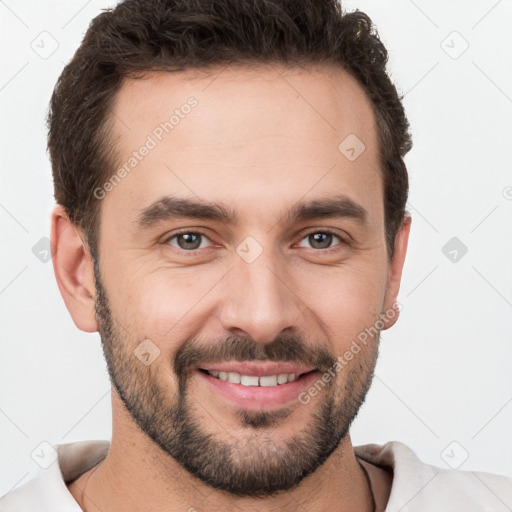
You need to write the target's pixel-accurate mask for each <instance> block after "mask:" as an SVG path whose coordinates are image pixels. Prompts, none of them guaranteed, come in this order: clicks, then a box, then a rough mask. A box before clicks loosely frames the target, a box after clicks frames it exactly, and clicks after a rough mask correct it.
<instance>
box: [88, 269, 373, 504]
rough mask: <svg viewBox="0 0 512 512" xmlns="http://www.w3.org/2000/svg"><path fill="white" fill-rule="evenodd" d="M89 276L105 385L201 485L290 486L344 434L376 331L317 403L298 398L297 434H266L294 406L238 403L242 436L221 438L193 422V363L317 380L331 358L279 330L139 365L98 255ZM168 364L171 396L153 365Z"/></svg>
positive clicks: (368, 372) (245, 491)
mask: <svg viewBox="0 0 512 512" xmlns="http://www.w3.org/2000/svg"><path fill="white" fill-rule="evenodd" d="M94 275H95V280H96V294H97V295H96V303H95V310H96V318H97V321H98V331H99V333H100V336H101V340H102V347H103V353H104V356H105V360H106V362H107V369H108V373H109V376H110V380H111V383H112V385H113V386H114V388H115V389H116V391H117V393H118V395H119V397H120V399H121V401H122V402H123V404H124V407H125V408H126V410H127V411H128V413H129V414H130V416H131V418H132V419H133V421H134V422H135V423H136V424H137V425H138V427H139V428H140V429H141V431H142V432H143V433H144V434H145V435H147V436H148V437H149V438H150V439H151V440H152V441H153V442H154V443H155V444H156V445H157V446H158V447H159V448H160V449H161V450H163V452H164V453H166V454H168V455H169V456H170V457H172V458H173V459H174V460H175V461H176V462H177V463H178V464H179V465H180V466H181V467H183V468H184V469H185V470H187V471H188V472H189V473H190V474H191V475H193V476H194V477H196V478H198V479H199V480H200V481H201V482H203V483H204V484H206V485H208V486H210V487H212V488H214V489H217V490H222V491H225V492H228V493H230V494H232V495H234V496H239V497H260V498H263V497H268V496H271V495H275V494H277V493H279V492H281V491H287V490H290V489H292V488H294V487H296V486H297V485H298V484H299V483H300V482H301V481H302V480H303V479H304V478H305V477H307V476H308V475H310V474H311V473H313V472H314V471H315V470H316V469H317V468H318V467H319V466H321V465H322V464H323V463H324V462H325V461H326V460H327V458H328V457H329V456H330V455H331V454H332V453H333V452H334V450H335V449H336V448H337V447H338V446H339V444H340V443H341V441H342V440H343V439H344V437H345V436H346V435H347V434H348V432H349V428H350V425H351V423H352V421H353V420H354V418H355V417H356V416H357V413H358V412H359V409H360V407H361V405H362V404H363V403H364V400H365V398H366V395H367V392H368V390H369V388H370V385H371V381H372V380H373V375H374V369H375V364H376V361H377V358H378V345H379V337H380V332H379V334H378V335H377V336H375V337H374V341H373V343H369V344H368V346H367V347H366V348H363V349H362V350H361V352H359V354H358V357H357V359H354V360H352V361H351V362H350V364H349V365H347V367H345V368H344V369H343V370H342V372H346V373H347V375H346V381H345V384H344V385H343V384H340V383H338V382H337V381H338V380H340V377H341V373H342V372H341V373H340V372H339V373H338V374H337V375H336V377H335V378H333V379H332V380H331V381H330V382H328V383H327V384H325V388H324V389H323V390H322V401H321V402H320V401H319V400H320V397H318V399H317V400H316V402H317V403H314V402H312V403H310V404H308V405H301V407H309V408H311V413H310V415H309V416H310V420H309V421H308V422H307V423H305V424H304V425H302V428H301V430H300V432H299V433H298V434H295V435H294V436H290V438H288V439H287V440H286V441H282V439H281V441H279V442H276V440H275V439H274V438H273V437H272V430H273V428H275V427H277V426H279V424H280V423H281V422H282V421H284V420H285V419H286V418H287V417H288V416H290V415H291V414H292V413H293V409H292V408H290V407H286V408H281V409H278V410H272V411H250V410H237V411H236V413H235V414H236V417H237V419H238V420H239V421H240V425H241V426H242V427H243V428H244V429H245V430H247V431H248V435H247V436H243V439H242V438H240V437H235V436H234V435H231V434H230V433H229V432H226V434H227V437H228V438H229V437H230V439H229V440H228V441H223V440H221V439H219V436H218V435H216V434H215V433H214V432H209V431H208V430H207V428H206V426H205V425H203V424H201V422H200V421H199V420H198V416H199V415H200V413H201V412H202V411H201V406H200V404H199V402H198V401H197V400H195V399H194V397H193V396H190V394H189V385H188V384H189V379H190V377H191V376H192V374H193V372H194V370H196V369H197V368H199V367H201V365H202V364H205V363H213V362H221V361H228V360H237V361H250V360H259V361H265V360H266V361H281V362H292V363H302V364H306V365H308V366H309V367H315V368H316V369H317V371H318V379H319V380H320V379H321V376H322V374H324V373H326V372H327V370H328V369H329V368H332V367H333V366H334V364H335V362H336V356H335V355H333V354H331V353H330V352H329V351H328V350H326V349H325V348H324V347H322V346H321V345H319V344H308V343H306V342H305V341H303V340H302V339H301V338H300V336H298V335H294V336H290V335H288V336H284V334H283V336H280V337H279V338H276V339H274V340H273V341H272V342H271V343H268V344H265V345H263V344H261V343H256V342H254V341H252V340H251V339H247V338H244V337H239V336H229V337H228V338H226V339H224V340H221V341H218V342H214V343H208V344H204V343H203V344H199V343H197V340H196V339H194V338H191V339H187V340H185V341H184V342H183V343H182V344H181V345H180V348H179V349H178V350H177V351H176V353H175V355H174V356H173V361H172V363H170V368H167V367H164V366H163V365H161V364H160V365H158V364H155V363H154V362H153V363H152V364H151V365H148V366H145V365H143V364H141V362H140V361H139V360H138V359H137V358H136V357H135V356H134V354H133V347H135V346H136V345H137V344H138V343H139V342H140V341H142V340H137V339H136V338H135V337H134V336H133V335H131V336H130V333H129V332H127V331H126V330H125V329H124V328H123V327H122V326H121V325H120V324H119V322H117V321H116V319H115V317H114V315H113V314H112V311H111V309H110V306H109V301H108V298H107V294H106V291H105V288H104V287H103V285H102V283H101V280H100V272H99V264H98V263H97V260H95V262H94ZM123 331H124V332H123ZM123 336H124V337H123ZM130 347H131V348H130ZM171 369H173V370H174V377H175V378H176V381H177V392H176V394H174V395H172V394H170V393H169V387H168V386H166V385H164V384H163V380H162V373H164V372H169V373H171ZM171 374H172V373H171ZM198 413H199V414H198Z"/></svg>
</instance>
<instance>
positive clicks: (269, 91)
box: [103, 65, 382, 221]
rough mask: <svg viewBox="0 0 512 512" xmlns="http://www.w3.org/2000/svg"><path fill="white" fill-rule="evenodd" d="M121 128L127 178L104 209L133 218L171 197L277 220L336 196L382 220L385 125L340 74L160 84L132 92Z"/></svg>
mask: <svg viewBox="0 0 512 512" xmlns="http://www.w3.org/2000/svg"><path fill="white" fill-rule="evenodd" d="M112 119H113V135H114V138H115V140H116V144H117V149H118V155H119V161H118V169H120V168H121V167H124V169H125V172H123V173H122V175H123V177H122V181H120V180H117V181H120V183H119V184H116V186H114V187H110V191H109V192H108V194H107V196H106V200H105V201H104V202H105V203H107V204H109V207H111V208H115V209H116V210H117V211H118V212H120V210H123V213H126V215H128V216H131V217H132V218H133V216H135V215H136V213H137V212H136V210H137V211H140V209H141V208H143V207H145V206H146V205H147V204H148V203H149V202H151V201H154V200H155V199H157V198H158V197H163V196H165V195H173V196H180V195H181V196H189V197H190V196H191V195H194V196H198V197H201V198H204V199H205V200H207V201H209V202H219V203H220V202H222V203H223V204H229V203H230V202H231V203H232V202H233V201H237V202H239V203H240V206H245V208H248V209H250V210H251V212H249V210H247V213H253V214H257V213H260V214H263V213H265V214H267V215H268V214H269V212H270V210H269V209H268V206H269V204H276V200H277V201H278V202H279V203H280V204H284V203H292V202H296V201H297V200H299V199H300V198H301V197H304V196H306V195H308V196H309V197H310V198H311V199H316V198H319V197H321V196H322V195H326V194H328V193H330V192H333V189H336V190H335V192H336V193H339V194H345V195H350V196H351V197H352V198H353V199H354V200H355V201H357V202H359V203H364V204H366V207H367V210H369V212H370V214H373V216H374V217H375V218H378V217H379V216H381V213H382V212H381V210H382V197H381V195H382V179H381V172H380V170H379V159H378V153H379V148H378V133H377V125H376V121H375V116H374V113H373V110H372V106H371V103H370V101H369V99H368V98H367V96H366V95H365V93H364V91H363V89H362V87H361V86H360V85H359V84H358V83H357V81H356V80H355V79H354V78H353V77H352V76H351V75H349V74H348V73H347V72H345V71H344V70H342V69H341V68H334V67H332V66H323V67H322V66H316V67H308V68H306V69H303V68H288V67H283V66H275V65H259V66H252V67H247V66H234V67H233V66H228V67H225V68H222V67H217V68H212V69H209V70H188V71H185V72H154V73H150V74H148V75H146V76H145V77H144V78H141V79H127V80H125V81H124V83H123V85H122V87H121V89H120V91H119V92H118V93H117V95H116V101H115V104H114V107H113V110H112ZM143 146H145V147H146V148H149V149H144V148H143ZM142 153H143V155H142V156H141V154H142ZM354 153H355V156H356V157H357V158H354ZM358 155H359V156H358ZM231 206H234V205H233V204H231ZM105 207H106V205H103V208H105ZM258 207H259V211H257V210H258ZM130 210H133V212H132V213H130ZM237 210H239V208H237ZM280 211H281V212H282V209H281V210H280ZM274 212H277V210H275V209H274ZM260 218H262V217H260ZM274 221H275V219H274Z"/></svg>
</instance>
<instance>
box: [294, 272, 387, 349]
mask: <svg viewBox="0 0 512 512" xmlns="http://www.w3.org/2000/svg"><path fill="white" fill-rule="evenodd" d="M320 270H321V268H320V267H319V268H318V270H317V271H315V272H313V273H309V275H308V277H307V280H306V279H305V277H304V275H302V277H300V278H299V280H298V281H297V282H301V283H303V286H302V290H301V291H300V292H299V296H300V297H307V301H305V302H306V304H307V305H308V307H309V308H310V309H311V310H312V311H313V312H314V314H315V316H316V318H317V319H318V320H319V323H320V324H323V325H324V326H327V327H325V331H326V332H325V335H326V336H327V337H328V338H329V339H332V340H333V345H336V346H337V348H338V349H341V348H342V347H345V346H349V345H350V343H351V342H352V340H353V339H356V338H357V336H358V334H360V333H361V332H363V331H364V330H365V329H366V328H369V327H370V326H372V325H375V322H376V321H377V320H378V319H379V314H380V313H381V310H382V305H383V301H384V295H385V269H379V268H378V267H377V266H375V265H373V266H372V265H364V266H363V265H361V266H348V265H347V266H340V267H338V268H335V267H331V268H330V269H329V270H326V269H323V270H322V271H320ZM306 281H307V284H306ZM311 283H314V286H312V285H311Z"/></svg>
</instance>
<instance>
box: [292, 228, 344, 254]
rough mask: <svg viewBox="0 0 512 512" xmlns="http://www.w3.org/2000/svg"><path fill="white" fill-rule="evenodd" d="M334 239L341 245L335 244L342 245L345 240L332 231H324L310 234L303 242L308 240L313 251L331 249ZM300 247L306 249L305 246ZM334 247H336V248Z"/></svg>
mask: <svg viewBox="0 0 512 512" xmlns="http://www.w3.org/2000/svg"><path fill="white" fill-rule="evenodd" d="M333 238H337V239H338V240H340V242H341V243H339V244H335V246H336V245H342V244H343V243H344V240H343V239H342V238H341V237H340V236H339V235H337V234H336V233H334V232H333V231H330V230H322V231H312V232H311V233H308V234H307V235H306V236H305V237H304V238H303V239H302V240H307V241H308V242H309V243H310V244H311V246H312V247H311V248H312V249H320V250H321V249H331V248H332V247H333V246H332V245H331V244H332V242H333ZM299 246H300V247H304V246H303V245H299ZM335 246H334V247H335Z"/></svg>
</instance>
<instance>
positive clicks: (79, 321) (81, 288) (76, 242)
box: [50, 205, 98, 332]
mask: <svg viewBox="0 0 512 512" xmlns="http://www.w3.org/2000/svg"><path fill="white" fill-rule="evenodd" d="M82 237H83V233H82V231H81V230H79V228H77V227H76V226H75V225H74V224H73V223H72V222H71V221H70V220H69V217H68V216H67V214H66V212H65V210H64V208H63V207H62V206H60V205H57V206H56V207H55V208H54V210H53V212H52V220H51V235H50V238H51V242H52V244H53V249H54V255H53V258H52V261H53V270H54V272H55V277H56V279H57V285H58V286H59V290H60V293H61V295H62V298H63V299H64V303H65V304H66V307H67V309H68V311H69V313H70V314H71V317H72V318H73V321H74V322H75V325H76V326H77V327H78V328H79V329H80V330H82V331H85V332H96V331H97V330H98V324H97V322H96V314H95V310H94V297H95V294H96V288H95V285H94V271H93V261H92V258H91V255H90V252H89V249H88V247H87V244H86V242H85V241H84V240H85V237H83V238H82Z"/></svg>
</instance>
